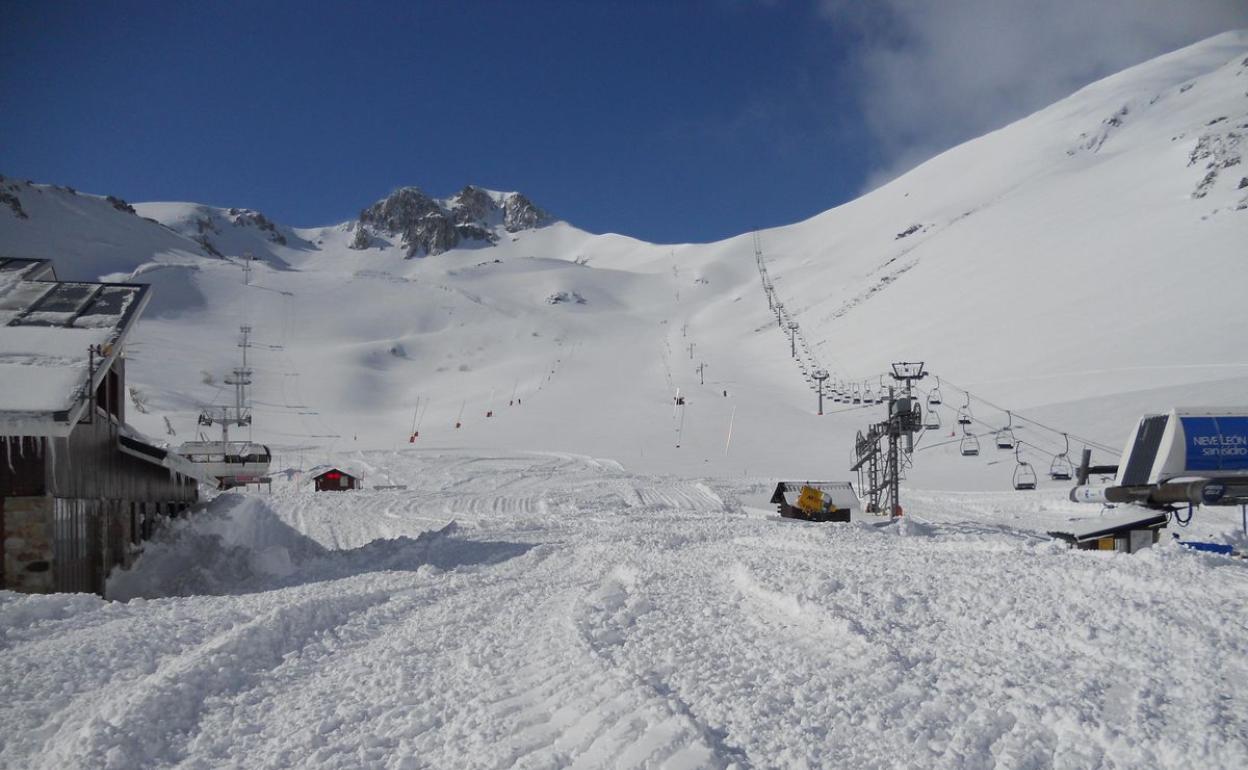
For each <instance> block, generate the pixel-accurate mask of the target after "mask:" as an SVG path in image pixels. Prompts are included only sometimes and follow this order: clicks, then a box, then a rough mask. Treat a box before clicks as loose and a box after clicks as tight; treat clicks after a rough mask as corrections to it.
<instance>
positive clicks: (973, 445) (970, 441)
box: [958, 433, 979, 457]
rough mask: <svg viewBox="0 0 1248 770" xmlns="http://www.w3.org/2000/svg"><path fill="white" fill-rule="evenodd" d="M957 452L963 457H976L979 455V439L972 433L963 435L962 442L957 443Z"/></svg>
mask: <svg viewBox="0 0 1248 770" xmlns="http://www.w3.org/2000/svg"><path fill="white" fill-rule="evenodd" d="M958 451H959V452H961V453H962V456H963V457H976V456H978V455H979V439H978V438H976V437H975V434H974V433H963V434H962V441H961V442H959V443H958Z"/></svg>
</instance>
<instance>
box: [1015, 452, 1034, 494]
mask: <svg viewBox="0 0 1248 770" xmlns="http://www.w3.org/2000/svg"><path fill="white" fill-rule="evenodd" d="M1020 448H1021V447H1018V446H1015V447H1014V462H1015V463H1016V465H1015V466H1014V488H1015V489H1017V490H1020V491H1021V490H1027V489H1035V488H1036V472H1035V471H1034V470H1032V467H1031V463H1029V462H1027V461H1026V460H1024V459H1023V458H1022V457H1021V456H1020V455H1019V454H1018V450H1019V449H1020Z"/></svg>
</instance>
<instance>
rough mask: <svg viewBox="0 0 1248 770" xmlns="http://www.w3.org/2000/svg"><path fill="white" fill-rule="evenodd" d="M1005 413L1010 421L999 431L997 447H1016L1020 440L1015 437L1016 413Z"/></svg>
mask: <svg viewBox="0 0 1248 770" xmlns="http://www.w3.org/2000/svg"><path fill="white" fill-rule="evenodd" d="M1005 414H1006V416H1007V417H1008V418H1009V422H1008V423H1007V424H1006V426H1005V427H1004V428H1002V429H1001V430H999V431H997V449H1014V448H1015V447H1016V446H1017V445H1018V441H1016V440H1015V438H1014V415H1012V414H1010V413H1009V412H1006V413H1005Z"/></svg>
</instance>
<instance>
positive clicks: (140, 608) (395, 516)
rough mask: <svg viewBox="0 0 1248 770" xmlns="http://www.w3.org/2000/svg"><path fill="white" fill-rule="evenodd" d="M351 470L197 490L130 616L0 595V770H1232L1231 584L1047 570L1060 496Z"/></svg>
mask: <svg viewBox="0 0 1248 770" xmlns="http://www.w3.org/2000/svg"><path fill="white" fill-rule="evenodd" d="M357 461H358V462H360V463H362V464H367V465H368V466H369V467H371V468H372V469H373V473H374V474H376V475H377V476H378V477H384V480H386V481H388V482H390V483H397V484H406V485H407V487H408V488H407V489H406V490H385V491H370V490H364V491H360V492H346V493H340V494H327V493H320V494H317V493H313V492H310V491H308V488H307V486H306V484H304V483H299V481H297V480H296V481H294V482H292V483H291V484H283V485H282V486H280V487H279V488H278V489H277V490H276V491H275V492H274V493H273V494H272V495H271V496H269V495H262V496H242V495H235V494H229V495H224V496H222V497H220V498H218V499H217V500H216V501H214V502H213V504H212V505H211V507H210V510H209V511H207V512H205V513H202V514H200V515H199V516H197V517H196V518H194V519H192V520H190V521H187V522H185V523H182V524H181V525H179V526H177V527H175V528H173V529H172V530H170V531H169V532H167V533H166V534H165V536H164V537H162V539H161V540H160V541H159V542H157V543H154V544H151V545H149V546H148V552H147V553H146V554H145V555H144V557H143V559H142V560H141V562H140V564H139V566H138V568H137V569H136V570H135V571H134V572H132V573H129V574H124V575H118V576H115V578H114V579H113V580H112V581H111V583H110V590H111V591H112V592H113V593H114V595H115V596H116V597H118V598H131V597H143V596H147V597H149V598H146V599H144V598H131V601H129V602H126V603H120V602H106V601H103V600H101V599H97V598H94V597H88V596H67V595H58V596H18V595H15V594H11V593H6V594H0V629H3V637H2V639H0V645H2V646H3V648H4V651H5V654H4V655H3V656H0V681H4V682H5V683H6V698H4V699H3V700H0V725H3V726H4V729H3V731H0V741H2V743H0V765H4V766H8V767H28V768H58V769H60V768H76V767H82V768H101V767H109V768H130V767H138V766H179V767H249V768H254V767H308V766H317V767H342V768H348V767H362V766H372V767H390V768H426V767H427V768H444V767H472V768H478V767H479V768H496V767H497V768H501V767H519V768H535V767H671V768H692V767H734V766H735V767H739V768H745V767H919V766H929V767H930V766H943V767H990V766H1005V767H1050V766H1053V767H1097V766H1100V767H1243V766H1245V765H1246V764H1248V717H1245V714H1248V709H1246V708H1245V707H1248V687H1246V686H1245V685H1248V635H1246V634H1245V633H1244V632H1245V624H1244V621H1243V618H1244V617H1246V614H1245V612H1246V610H1248V590H1245V589H1248V571H1246V569H1245V565H1244V564H1243V563H1241V562H1237V561H1233V560H1230V559H1226V558H1222V557H1214V556H1206V555H1201V554H1197V553H1193V552H1188V551H1185V550H1180V549H1179V548H1177V547H1175V546H1172V545H1169V544H1164V545H1163V546H1161V547H1158V548H1155V549H1152V550H1150V551H1147V552H1144V553H1140V554H1136V555H1130V556H1128V555H1122V554H1112V553H1096V552H1073V551H1069V550H1067V549H1065V548H1064V547H1061V546H1059V545H1057V544H1055V543H1053V542H1051V541H1048V540H1047V539H1045V538H1044V537H1043V536H1042V535H1041V534H1039V531H1040V530H1043V529H1044V528H1045V527H1047V526H1050V525H1051V524H1053V523H1057V522H1061V521H1063V520H1064V519H1065V518H1067V517H1069V516H1070V515H1072V506H1071V505H1070V504H1068V503H1063V502H1062V501H1061V500H1060V497H1059V496H1058V495H1057V494H1051V493H1040V494H1039V495H1036V494H1032V495H1023V494H1017V493H992V494H989V493H978V494H970V495H953V494H949V493H942V494H933V495H927V496H924V495H916V496H915V498H914V500H912V501H911V510H912V512H913V514H914V515H913V517H912V518H911V519H909V520H907V521H906V522H905V524H903V525H901V526H897V525H891V526H887V527H873V526H870V525H868V524H851V525H809V524H803V523H796V522H788V521H781V520H778V519H777V518H775V517H774V516H773V515H772V514H771V512H770V511H769V510H767V509H766V508H765V507H764V503H763V502H762V500H763V499H764V498H765V496H766V493H767V491H768V490H767V486H768V484H767V483H766V482H763V481H761V480H750V479H743V480H739V481H724V480H716V479H693V478H674V477H661V476H653V475H639V474H636V473H631V472H628V471H626V470H624V469H623V468H621V467H620V466H619V465H618V464H616V463H613V462H610V461H600V460H594V459H590V458H586V457H581V456H574V455H561V454H524V453H496V454H494V455H485V456H483V455H482V454H480V453H464V452H457V451H443V452H439V451H417V450H412V451H404V452H398V453H388V452H372V453H365V454H363V455H361V456H359V457H358V458H357ZM1215 516H1216V515H1215ZM1223 516H1226V515H1225V514H1224V515H1223ZM1203 521H1204V525H1205V526H1206V528H1207V530H1208V529H1218V528H1228V527H1229V526H1230V525H1231V523H1232V522H1230V521H1229V518H1227V519H1226V520H1215V519H1212V518H1209V517H1205V518H1204V519H1203ZM170 592H172V593H182V594H187V595H186V596H182V597H173V598H155V597H158V596H159V595H160V594H161V593H170Z"/></svg>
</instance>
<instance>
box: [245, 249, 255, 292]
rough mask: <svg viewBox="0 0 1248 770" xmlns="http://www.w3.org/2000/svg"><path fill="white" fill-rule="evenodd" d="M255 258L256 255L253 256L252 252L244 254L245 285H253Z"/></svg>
mask: <svg viewBox="0 0 1248 770" xmlns="http://www.w3.org/2000/svg"><path fill="white" fill-rule="evenodd" d="M253 259H255V257H253V256H251V255H250V254H244V255H243V285H244V286H250V285H251V261H252V260H253Z"/></svg>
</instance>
